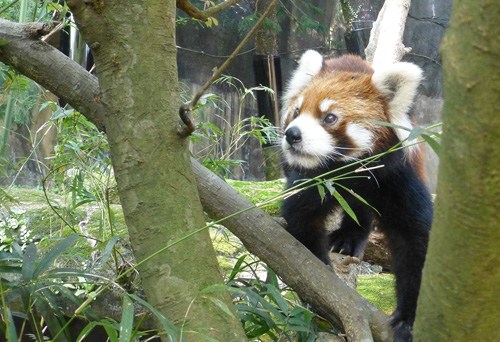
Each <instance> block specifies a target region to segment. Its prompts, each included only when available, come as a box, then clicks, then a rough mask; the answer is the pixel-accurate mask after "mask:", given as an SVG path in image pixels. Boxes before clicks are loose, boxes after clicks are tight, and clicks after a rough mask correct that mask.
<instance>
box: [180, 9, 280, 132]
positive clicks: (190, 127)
mask: <svg viewBox="0 0 500 342" xmlns="http://www.w3.org/2000/svg"><path fill="white" fill-rule="evenodd" d="M277 3H278V0H271V3H270V4H269V6H268V7H267V9H266V10H265V11H264V13H262V15H261V16H260V18H259V20H257V22H256V23H255V25H254V26H253V27H252V29H251V30H250V31H249V32H248V33H247V35H246V36H245V37H244V38H243V39H242V41H241V42H240V43H239V44H238V46H237V47H236V48H235V49H234V51H233V52H232V53H231V55H229V57H228V58H227V59H226V60H225V61H224V63H222V65H221V66H220V67H218V68H217V69H215V71H214V73H213V74H212V77H210V79H209V80H207V81H206V82H205V84H203V85H202V86H201V88H200V89H199V90H198V92H197V93H196V94H195V95H194V96H193V99H192V100H191V101H189V102H188V103H186V104H183V105H182V106H181V108H180V110H179V114H180V117H181V119H182V121H183V122H184V124H185V125H186V127H184V129H182V130H181V131H180V132H179V134H180V136H183V137H187V136H188V135H189V134H191V133H193V132H194V130H195V126H194V124H193V122H192V120H191V116H190V113H191V111H192V110H193V108H194V107H196V104H197V103H198V101H199V100H200V98H201V97H202V96H203V94H204V93H205V92H206V91H207V89H208V88H209V87H210V86H211V85H212V83H214V81H215V80H216V79H218V78H219V77H220V76H221V75H222V73H223V72H224V70H226V68H227V67H228V66H229V65H230V64H231V63H232V62H233V60H234V58H235V57H236V56H237V55H238V54H239V53H240V51H241V49H243V47H244V46H245V45H246V44H247V43H248V41H249V40H250V38H251V37H252V36H253V35H254V34H255V32H256V31H257V30H258V29H259V28H260V27H261V25H262V23H263V22H264V20H265V19H266V18H267V17H268V16H269V15H270V14H271V12H272V10H273V9H274V7H275V6H276V5H277Z"/></svg>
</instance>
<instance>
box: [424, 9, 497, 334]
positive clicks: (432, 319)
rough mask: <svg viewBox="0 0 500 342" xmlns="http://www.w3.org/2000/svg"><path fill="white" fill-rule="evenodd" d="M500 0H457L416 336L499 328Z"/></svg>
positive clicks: (446, 56) (445, 49)
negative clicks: (435, 195)
mask: <svg viewBox="0 0 500 342" xmlns="http://www.w3.org/2000/svg"><path fill="white" fill-rule="evenodd" d="M499 17H500V2H498V1H496V0H488V1H486V0H484V1H472V0H467V1H458V2H455V3H454V7H453V12H452V20H451V25H450V27H449V30H448V32H447V34H446V37H445V40H444V43H443V46H442V53H443V67H444V78H445V84H444V87H445V108H444V115H443V121H444V132H443V140H442V154H441V164H440V169H439V179H438V190H437V203H436V210H435V212H436V215H435V222H434V226H433V228H432V232H431V238H430V246H429V251H428V255H427V262H426V265H425V268H424V275H423V283H422V289H421V293H420V299H419V306H418V311H417V320H416V323H415V333H414V335H415V341H493V340H497V339H498V327H499V326H500V316H499V315H498V308H499V307H500V295H499V293H500V285H499V284H500V267H499V265H500V253H499V251H498V247H499V241H500V223H499V222H500V115H499V113H500V74H499V73H498V70H500V59H499V58H498V56H499V54H500V41H499V40H498V37H499V36H500V26H499V25H498V18H499Z"/></svg>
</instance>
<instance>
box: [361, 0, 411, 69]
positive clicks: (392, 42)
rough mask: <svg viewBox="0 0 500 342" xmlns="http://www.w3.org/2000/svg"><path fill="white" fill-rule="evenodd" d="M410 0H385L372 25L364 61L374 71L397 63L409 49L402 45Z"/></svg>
mask: <svg viewBox="0 0 500 342" xmlns="http://www.w3.org/2000/svg"><path fill="white" fill-rule="evenodd" d="M410 2H411V1H410V0H386V1H385V2H384V6H383V7H382V9H381V10H380V12H379V14H378V17H377V20H376V21H375V23H374V24H373V28H372V31H371V34H370V41H369V43H368V46H367V47H366V50H365V54H366V60H367V61H368V62H369V63H370V64H371V65H373V67H374V68H375V69H377V68H378V67H380V66H384V65H387V64H392V63H396V62H399V61H400V60H401V59H402V58H403V56H404V55H405V54H407V53H408V52H409V51H410V50H411V49H409V48H407V47H405V46H404V45H403V33H404V30H405V23H406V17H407V16H408V10H409V9H410Z"/></svg>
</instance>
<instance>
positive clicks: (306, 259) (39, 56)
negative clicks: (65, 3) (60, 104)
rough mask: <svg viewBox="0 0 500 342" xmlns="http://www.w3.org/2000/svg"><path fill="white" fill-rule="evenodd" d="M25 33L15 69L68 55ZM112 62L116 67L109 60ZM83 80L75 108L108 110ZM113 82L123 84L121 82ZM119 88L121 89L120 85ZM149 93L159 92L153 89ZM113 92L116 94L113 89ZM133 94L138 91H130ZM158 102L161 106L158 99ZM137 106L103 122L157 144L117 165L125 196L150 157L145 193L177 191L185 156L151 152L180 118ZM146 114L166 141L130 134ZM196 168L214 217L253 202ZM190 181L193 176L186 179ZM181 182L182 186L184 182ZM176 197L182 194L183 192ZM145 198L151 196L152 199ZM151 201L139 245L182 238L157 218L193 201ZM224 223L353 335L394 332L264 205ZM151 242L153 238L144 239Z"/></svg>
mask: <svg viewBox="0 0 500 342" xmlns="http://www.w3.org/2000/svg"><path fill="white" fill-rule="evenodd" d="M9 24H10V23H9ZM11 24H12V25H14V26H15V25H19V26H20V27H21V26H23V25H21V24H13V23H11ZM5 25H6V23H5V22H4V21H0V39H5V38H6V37H7V36H4V35H2V32H3V31H2V30H3V26H5ZM103 34H104V33H103ZM107 34H108V33H107ZM37 38H39V37H33V38H31V39H37ZM23 39H29V38H28V37H25V36H19V37H15V38H12V39H11V41H9V44H6V45H2V46H0V60H1V61H3V62H8V63H9V64H10V65H11V66H13V67H14V68H17V69H20V68H22V65H23V64H25V63H34V64H36V65H37V66H38V68H37V73H40V74H46V73H47V72H48V71H50V70H52V69H51V67H52V64H55V65H58V64H59V63H63V62H64V61H65V60H66V59H68V58H67V57H66V56H64V55H62V54H54V55H52V51H51V50H55V49H54V48H53V47H51V46H49V45H47V44H45V43H43V42H41V44H42V45H43V48H39V49H36V50H29V49H26V47H27V46H29V45H22V46H21V45H19V44H14V40H23ZM40 51H42V52H40ZM43 51H49V52H50V53H49V52H47V53H45V52H43ZM47 54H49V55H50V56H52V57H53V59H47V58H45V56H46V55H47ZM10 55H12V56H17V57H16V58H12V59H8V58H7V57H6V56H10ZM102 58H103V57H102ZM130 58H133V56H131V57H130ZM156 62H157V63H160V65H161V63H164V61H156ZM98 63H99V61H98ZM169 65H171V66H175V61H173V62H172V64H170V63H169ZM75 68H76V69H83V68H82V67H81V66H79V65H76V66H75ZM108 68H110V66H108ZM163 68H164V66H163ZM100 70H101V68H100V67H99V64H98V72H100V74H99V76H100V77H103V76H101V71H100ZM110 70H112V68H111V69H110ZM31 72H32V70H27V71H26V74H25V75H26V76H28V77H30V76H31ZM72 72H73V73H77V72H80V70H74V71H72ZM106 72H111V71H109V70H106ZM161 77H165V75H162V76H161ZM153 80H155V81H154V82H155V83H154V84H156V82H157V81H156V79H155V78H153V76H151V77H150V78H149V79H139V80H137V82H146V81H148V82H150V83H151V84H153ZM73 82H75V79H74V78H72V77H69V76H68V75H65V74H62V73H52V74H47V78H44V79H43V80H42V81H41V85H43V86H47V85H50V84H57V87H54V89H55V90H56V92H55V93H56V95H59V96H62V95H64V91H65V90H66V89H70V88H72V87H74V83H73ZM81 82H83V83H85V84H82V87H84V88H93V91H92V92H82V93H80V94H79V95H80V97H79V98H75V99H74V102H71V101H70V104H71V105H73V106H74V107H75V108H76V109H77V110H79V111H81V112H82V114H84V115H86V116H87V118H88V119H89V120H91V121H92V120H93V118H94V115H89V113H87V112H85V111H84V110H85V109H86V108H88V109H89V111H90V112H91V113H101V114H103V112H100V111H101V110H102V109H100V108H104V109H106V110H107V109H108V108H110V107H109V105H108V100H107V97H105V96H104V94H103V101H102V103H101V102H96V101H95V97H94V95H92V94H94V93H95V94H101V91H100V90H99V84H98V82H97V79H96V77H94V76H92V75H90V77H89V78H85V80H84V81H83V80H82V81H81ZM129 82H130V81H129ZM165 82H166V81H165ZM169 82H176V80H169ZM169 84H172V83H168V84H167V85H165V88H162V89H159V88H155V89H149V91H150V93H148V94H146V95H144V97H145V98H147V99H152V98H154V96H156V95H154V93H155V92H156V91H163V92H167V91H168V90H169V89H171V88H169ZM110 86H111V87H112V86H113V85H108V87H110ZM116 86H118V84H117V85H116ZM136 86H137V85H134V86H133V87H132V88H131V89H130V91H129V92H128V93H127V95H129V96H132V95H134V90H136V88H135V87H136ZM115 91H117V92H118V91H119V90H115ZM152 95H154V96H153V97H152ZM108 96H111V94H110V95H108ZM116 96H118V95H116ZM158 96H160V95H158ZM131 98H132V99H133V97H131ZM172 101H174V100H172ZM157 105H158V106H160V105H161V104H157ZM144 106H145V107H147V104H144ZM158 108H159V107H158ZM135 110H137V117H135V116H132V114H130V113H128V111H126V110H123V111H121V112H119V113H120V116H121V118H122V119H123V120H120V117H116V118H114V119H113V118H110V119H107V120H106V123H107V125H110V126H107V127H106V129H107V131H109V130H112V129H113V127H116V129H123V130H125V129H126V131H125V133H126V134H128V135H125V136H123V137H122V139H124V140H125V142H124V144H125V145H126V146H125V147H127V146H128V148H130V146H131V144H132V143H133V144H134V145H132V146H133V148H134V149H135V150H137V151H138V149H139V148H141V151H143V150H144V149H146V147H147V146H142V145H141V146H139V147H136V146H135V144H138V143H140V142H136V141H135V139H139V138H140V139H141V140H147V142H148V143H150V144H151V146H152V147H155V148H151V149H148V151H147V152H143V154H144V155H138V153H135V152H134V151H131V152H129V153H130V156H129V157H128V159H126V161H127V163H126V165H125V166H123V165H120V168H124V167H129V169H128V170H127V169H125V170H121V171H120V172H121V173H122V175H123V177H125V181H127V180H128V179H131V180H133V181H134V182H136V183H138V184H135V185H133V186H131V185H132V183H131V182H130V181H129V182H128V183H125V185H127V184H129V185H128V186H127V187H126V188H125V189H123V190H124V191H125V194H124V196H126V197H125V199H127V198H128V196H133V198H136V199H138V195H137V194H134V191H136V192H137V191H139V189H141V188H142V186H143V183H142V182H146V179H138V178H139V177H138V176H134V174H131V173H130V172H131V171H130V170H132V169H131V168H132V167H134V164H137V163H139V164H140V165H138V166H137V167H140V166H141V164H143V163H145V162H147V163H151V164H150V165H151V167H150V168H149V169H148V170H146V171H147V172H146V171H145V174H144V176H150V175H151V174H153V175H152V176H151V177H156V178H155V179H156V180H154V181H151V180H149V182H152V183H153V185H155V187H156V188H159V190H161V191H160V193H156V192H155V189H156V188H155V189H149V188H148V190H147V191H148V192H151V194H148V197H147V198H149V196H151V197H154V198H155V196H161V195H162V194H163V195H165V196H169V197H172V196H173V195H172V194H174V191H175V193H177V191H178V187H180V186H181V185H182V186H187V185H186V184H182V183H181V182H186V181H187V178H186V177H190V176H189V174H190V173H189V168H188V169H184V170H179V169H178V168H177V166H178V163H180V162H178V161H175V160H174V161H171V160H167V161H164V163H167V164H162V163H160V162H159V161H154V160H150V159H149V158H150V157H149V154H152V155H153V156H154V157H155V158H160V157H161V156H160V155H159V154H158V153H159V152H158V151H157V149H158V148H168V147H170V146H169V145H168V144H181V143H179V142H177V139H175V138H174V137H173V136H170V137H169V138H168V139H171V140H167V137H164V136H161V134H162V133H161V132H158V131H157V129H161V128H162V127H163V128H164V129H170V127H169V125H168V124H164V123H162V122H163V121H162V120H166V121H171V122H175V121H176V119H177V118H176V115H174V114H170V116H165V115H166V114H165V113H166V112H161V113H159V114H158V116H156V117H152V115H153V114H151V113H145V112H144V111H145V109H141V108H136V109H135ZM112 113H115V112H110V113H109V116H111V115H113V114H112ZM117 113H118V112H117ZM124 113H128V114H124ZM174 116H175V118H174ZM97 117H98V118H99V120H101V121H102V122H104V117H103V116H99V115H98V116H97ZM143 119H148V120H151V122H157V123H158V126H159V127H158V128H154V127H148V129H149V131H148V133H149V134H150V135H152V136H154V137H157V139H163V141H164V142H163V143H162V144H160V143H159V141H156V140H155V141H154V142H151V141H150V140H148V139H150V138H148V137H147V136H145V133H141V132H140V131H139V132H138V133H141V135H139V136H138V137H134V136H133V135H134V134H135V132H133V131H132V132H131V131H130V130H131V129H132V128H130V125H129V124H130V123H135V125H136V126H137V125H141V124H142V121H141V120H143ZM125 120H130V123H126V122H120V121H125ZM123 125H126V127H122V126H123ZM111 134H113V132H111ZM114 134H118V133H114ZM158 137H159V138H158ZM115 139H117V138H115ZM116 148H119V147H116ZM174 152H175V151H172V152H171V153H174ZM113 153H114V151H113ZM117 153H119V155H118V156H121V159H118V161H120V160H122V159H124V158H126V157H127V156H126V155H124V153H123V152H120V151H118V152H117ZM177 153H178V151H177ZM134 158H135V159H134ZM115 162H116V161H115ZM176 163H177V164H176ZM160 164H161V165H160ZM165 165H167V166H165ZM135 170H137V169H135ZM193 170H194V172H195V174H196V177H197V181H198V190H199V192H200V194H201V196H200V197H201V201H202V204H203V206H204V209H205V211H207V212H208V213H210V215H211V216H212V217H213V218H216V219H218V218H222V217H225V216H228V215H230V214H233V213H234V212H237V211H240V210H242V209H245V208H249V207H250V206H253V205H252V204H251V203H250V202H249V201H247V200H246V199H244V198H243V197H242V196H241V195H239V194H238V193H237V192H236V191H235V190H234V189H232V188H231V187H230V186H229V185H228V184H227V183H225V182H223V181H222V180H221V179H219V178H218V177H216V176H215V175H213V174H212V173H210V172H209V171H208V170H206V169H205V168H203V167H201V166H200V165H199V164H197V163H193ZM169 172H176V174H175V175H176V177H177V178H176V182H175V183H174V185H171V186H170V188H169V187H168V185H167V186H165V188H163V187H162V188H160V184H161V183H160V182H165V184H169V183H168V182H167V180H165V178H164V177H166V174H167V173H169ZM179 175H184V176H179ZM189 180H191V178H189ZM120 184H122V185H120V186H123V183H120ZM188 184H191V183H190V182H188ZM193 184H194V183H193ZM144 186H145V185H144ZM180 190H182V188H181V189H180ZM144 191H146V190H144ZM190 191H192V192H193V193H196V189H194V190H193V189H192V188H190ZM181 193H182V192H181ZM176 196H177V195H176ZM145 198H146V197H145ZM154 198H153V199H154ZM174 199H175V200H178V198H174ZM179 199H180V197H179ZM143 201H144V200H143ZM148 201H150V200H149V199H148ZM151 201H152V200H151ZM165 201H167V202H165ZM136 202H137V200H136ZM163 202H165V203H166V204H162V203H163ZM132 203H134V202H132ZM148 203H152V202H148ZM188 204H189V203H188ZM144 205H146V202H141V203H140V206H144ZM189 205H190V204H189ZM129 206H130V205H129ZM129 206H127V210H131V208H130V207H129ZM162 206H163V207H162ZM193 206H199V204H197V203H194V204H193ZM140 209H141V208H137V209H135V210H134V207H132V210H133V211H132V214H135V213H136V212H137V210H139V211H140ZM146 209H148V210H149V211H148V213H149V214H150V215H151V216H155V217H154V218H153V219H154V222H153V224H155V226H152V225H151V226H146V228H145V229H146V230H147V232H146V233H144V234H139V236H140V237H141V239H148V238H153V240H155V241H149V240H141V241H139V242H143V249H142V250H141V251H139V252H141V253H143V254H146V253H147V254H149V253H152V252H154V251H155V250H158V249H159V248H160V247H163V246H164V245H165V244H166V243H167V242H168V241H171V240H174V239H176V238H178V237H179V234H180V235H181V236H182V235H185V234H186V233H187V232H186V231H184V232H181V233H179V234H177V233H175V235H174V233H167V234H165V233H163V232H162V231H161V229H166V228H161V227H158V226H159V225H161V224H162V222H158V220H164V222H168V220H169V218H165V217H164V216H162V215H165V213H166V214H167V215H173V216H175V215H174V214H175V213H176V211H177V210H181V213H182V215H184V214H185V212H186V211H187V210H188V209H189V207H188V206H184V207H182V208H175V207H174V204H171V203H170V204H169V203H168V199H162V200H161V201H160V200H158V201H155V203H154V207H152V208H146ZM128 215H129V214H128ZM156 215H158V217H156ZM186 215H187V216H186V219H189V217H191V215H192V214H190V213H187V214H186ZM183 218H184V216H183V217H181V218H180V219H181V223H180V225H181V226H183V225H185V222H182V219H183ZM138 220H139V221H140V222H137V221H136V220H135V219H133V218H132V219H130V218H129V221H127V224H131V225H133V228H132V229H131V234H132V233H134V234H136V237H135V238H137V230H140V229H141V228H140V227H141V223H142V222H144V223H146V222H148V220H149V218H148V217H147V216H146V217H142V218H141V219H138ZM141 220H142V221H141ZM129 222H130V223H129ZM155 222H156V223H155ZM224 224H225V225H227V227H229V228H230V229H231V230H232V232H233V233H234V234H235V235H236V236H238V237H239V238H240V239H241V240H242V241H243V242H244V244H245V245H246V246H247V248H248V249H249V251H251V252H252V253H254V254H255V255H257V256H258V257H260V258H261V259H262V260H264V261H265V262H267V263H268V264H269V265H270V267H272V268H273V269H274V270H275V271H276V272H278V274H279V275H280V276H281V277H283V279H285V281H286V282H287V283H288V284H289V285H290V286H292V287H293V288H294V289H295V290H296V291H297V292H298V293H299V295H300V296H301V297H302V298H304V299H305V300H306V301H307V302H308V303H310V304H311V305H313V307H314V308H316V309H317V310H318V311H319V312H321V313H322V314H323V315H324V316H325V317H326V318H328V319H331V320H333V321H335V320H336V319H337V318H338V317H341V318H342V319H343V318H344V317H345V318H346V321H345V322H344V327H345V328H346V330H347V331H349V333H352V336H351V338H352V339H351V340H352V341H360V340H362V339H363V338H364V337H366V336H369V333H368V332H367V329H371V331H372V335H373V338H374V339H375V340H376V341H389V340H390V329H389V327H388V325H387V324H386V323H387V319H388V317H387V316H386V315H385V314H384V313H382V312H380V311H379V310H377V309H376V308H374V307H373V306H371V305H369V304H368V303H367V302H366V301H365V300H364V299H363V298H361V297H360V296H359V295H358V294H357V293H356V292H355V291H354V290H352V289H350V288H348V287H347V286H346V285H345V284H344V283H343V282H341V281H340V280H339V279H338V278H337V277H336V275H335V274H334V273H333V272H331V271H330V270H329V269H328V268H326V267H325V265H324V264H323V263H321V262H319V261H318V260H317V258H316V257H315V256H314V255H312V254H311V253H310V252H309V251H308V250H307V249H306V248H305V247H303V246H302V245H301V244H299V243H298V242H297V241H296V240H295V239H294V238H293V237H292V236H291V235H290V234H288V233H287V232H286V231H285V230H284V229H283V228H282V227H281V226H280V225H279V224H277V223H276V222H275V221H274V220H273V219H271V218H270V217H269V216H268V215H266V214H265V213H263V212H262V211H261V210H259V209H257V208H254V209H252V211H249V212H246V213H244V214H241V215H239V216H238V217H237V218H233V219H231V220H229V221H227V222H225V223H224ZM135 238H133V239H135ZM133 241H135V240H133ZM147 243H150V244H149V245H147ZM144 244H146V245H144ZM204 244H205V242H204V241H202V242H201V244H200V245H198V241H194V240H192V239H189V240H188V241H187V245H188V252H187V253H186V252H185V250H183V249H180V253H179V254H178V255H174V254H173V253H167V254H162V255H161V259H158V258H157V259H154V260H153V271H155V270H156V271H163V270H164V269H165V268H167V269H168V268H172V267H173V266H175V265H171V263H173V262H174V261H175V260H173V259H175V258H180V259H182V260H179V262H184V261H183V260H184V259H187V258H191V257H192V255H197V258H195V259H196V262H199V263H200V264H202V263H204V262H205V261H206V260H203V259H202V258H201V257H200V255H202V254H201V253H202V250H201V246H203V245H204ZM158 245H160V246H158ZM134 248H135V245H134ZM144 249H146V251H144ZM193 251H195V252H193ZM136 253H137V252H136ZM137 257H138V259H140V256H139V255H137ZM185 262H187V261H185ZM162 265H165V266H162ZM203 265H205V264H203ZM163 267H164V268H163ZM186 267H188V266H186ZM189 267H190V266H189ZM204 267H205V266H204ZM174 271H175V272H177V271H176V270H174V269H173V268H172V270H171V271H170V273H169V274H167V275H163V274H162V273H158V275H160V276H161V277H165V278H167V281H169V282H173V283H175V282H176V280H178V282H179V283H180V284H181V286H182V285H185V282H184V281H183V279H182V278H180V276H178V275H177V273H174ZM185 271H186V272H189V269H186V270H185ZM191 272H198V269H191ZM146 275H147V276H148V279H149V281H150V287H152V288H153V289H155V288H156V289H158V291H161V288H166V287H167V285H169V283H167V282H164V281H163V280H161V279H160V280H159V281H158V282H157V283H156V284H154V283H153V282H154V277H153V275H151V274H150V273H149V274H148V273H146ZM141 276H142V277H143V280H144V275H142V273H141ZM202 276H203V273H202V272H199V273H198V275H197V278H198V279H200V280H201V279H202ZM176 277H177V278H176ZM151 283H152V284H151ZM167 291H168V288H167ZM170 299H172V298H170ZM174 299H175V298H174ZM172 300H173V299H172ZM160 301H161V298H160ZM337 301H339V302H337ZM168 305H169V303H168V301H164V302H163V304H162V307H163V309H164V310H165V311H164V312H167V314H168V316H167V317H169V318H172V317H173V316H172V315H171V314H170V313H168V308H167V307H166V306H168ZM180 312H182V310H180ZM205 314H206V315H212V313H211V312H210V311H207V312H206V313H205ZM358 323H360V324H359V325H360V326H361V328H360V331H357V330H358V326H359V325H358ZM228 340H230V339H228ZM231 341H232V340H231ZM234 341H238V339H234Z"/></svg>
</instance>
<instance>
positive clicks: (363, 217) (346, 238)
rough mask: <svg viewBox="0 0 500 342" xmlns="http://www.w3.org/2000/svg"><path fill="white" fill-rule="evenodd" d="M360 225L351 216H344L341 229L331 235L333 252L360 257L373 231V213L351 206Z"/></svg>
mask: <svg viewBox="0 0 500 342" xmlns="http://www.w3.org/2000/svg"><path fill="white" fill-rule="evenodd" d="M351 208H352V209H353V211H354V213H355V214H356V218H357V220H358V222H359V224H358V223H357V222H356V221H354V220H353V219H352V218H351V217H350V216H349V215H347V214H344V217H343V218H342V223H341V224H340V228H339V229H337V230H334V231H333V232H331V233H330V235H329V240H330V248H331V250H332V251H333V252H337V253H342V254H346V255H351V256H355V257H360V256H361V255H362V254H363V251H364V249H365V246H366V242H367V241H368V235H369V234H370V231H371V226H372V221H373V213H371V212H370V210H367V209H366V208H362V207H360V206H358V207H356V206H353V205H351Z"/></svg>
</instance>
